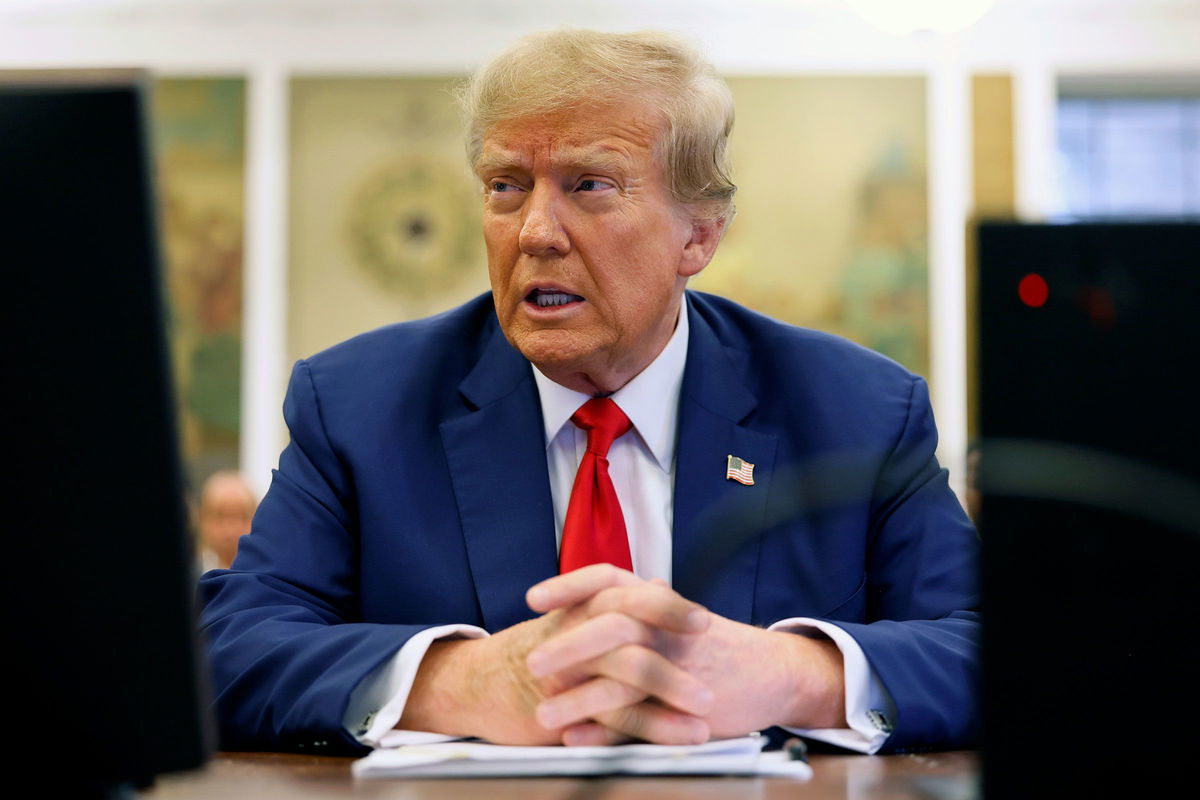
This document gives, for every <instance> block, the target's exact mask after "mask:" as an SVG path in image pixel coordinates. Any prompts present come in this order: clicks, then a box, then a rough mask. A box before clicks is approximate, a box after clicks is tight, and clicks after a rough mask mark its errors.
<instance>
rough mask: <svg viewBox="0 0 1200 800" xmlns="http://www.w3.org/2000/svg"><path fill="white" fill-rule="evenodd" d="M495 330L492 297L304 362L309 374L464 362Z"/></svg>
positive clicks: (362, 337)
mask: <svg viewBox="0 0 1200 800" xmlns="http://www.w3.org/2000/svg"><path fill="white" fill-rule="evenodd" d="M495 328H496V316H495V311H494V307H493V305H492V296H491V293H484V294H482V295H479V296H478V297H476V298H474V299H472V300H470V301H469V302H467V303H465V304H463V305H461V306H459V307H458V308H454V309H451V310H449V311H445V312H443V313H441V314H436V315H434V316H431V317H425V318H423V319H417V320H411V321H407V322H397V323H393V324H391V325H385V326H383V327H381V328H376V329H374V330H370V331H366V332H365V333H360V334H358V335H357V336H354V337H351V338H350V339H347V340H346V341H344V342H340V343H338V344H335V345H333V346H332V347H329V348H326V349H325V350H322V351H320V352H318V353H315V354H313V355H311V356H308V357H307V358H305V359H303V360H304V361H305V362H306V363H307V364H308V365H309V368H310V369H312V370H313V371H314V372H322V373H325V372H330V371H334V372H340V371H342V370H346V369H349V370H352V371H357V370H361V369H368V370H369V369H376V368H379V367H380V366H382V365H383V364H387V365H388V367H389V368H391V369H396V368H398V367H401V366H402V365H403V364H406V363H407V364H429V363H442V364H444V363H446V362H447V361H458V360H463V359H466V358H469V356H470V355H471V354H472V353H473V354H475V355H476V356H477V355H478V352H479V349H480V348H481V347H482V346H483V343H485V342H486V341H487V340H488V337H489V336H490V334H491V333H492V332H493V331H494V330H495Z"/></svg>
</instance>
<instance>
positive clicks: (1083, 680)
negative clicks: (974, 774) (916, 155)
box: [979, 223, 1200, 797]
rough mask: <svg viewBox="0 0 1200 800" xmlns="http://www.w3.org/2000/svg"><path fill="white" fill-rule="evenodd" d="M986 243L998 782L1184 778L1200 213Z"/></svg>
mask: <svg viewBox="0 0 1200 800" xmlns="http://www.w3.org/2000/svg"><path fill="white" fill-rule="evenodd" d="M979 254H980V305H979V308H980V333H981V348H980V380H981V384H980V385H981V392H980V397H981V408H980V420H981V426H982V434H983V443H982V454H981V460H980V464H979V482H980V487H981V489H982V494H983V499H982V520H981V526H980V533H981V534H982V536H983V541H984V559H985V560H984V640H983V641H984V694H983V703H984V742H985V744H984V785H985V790H986V794H987V796H988V797H1065V796H1078V797H1110V796H1126V795H1124V794H1120V793H1119V792H1118V790H1119V789H1124V788H1125V787H1126V784H1127V783H1128V785H1129V787H1130V788H1132V787H1137V791H1136V792H1129V793H1128V795H1127V796H1146V797H1149V796H1158V795H1159V794H1163V795H1165V794H1167V791H1166V790H1167V789H1168V788H1173V787H1174V786H1175V785H1176V780H1177V778H1178V776H1179V775H1180V774H1181V773H1182V771H1183V770H1184V769H1186V765H1187V764H1188V763H1189V762H1188V761H1187V760H1186V759H1188V758H1190V757H1191V756H1192V754H1193V753H1194V751H1195V747H1196V745H1197V744H1200V734H1198V733H1197V730H1198V729H1197V727H1196V724H1195V720H1194V718H1193V716H1192V715H1191V714H1190V711H1189V706H1188V702H1189V699H1190V696H1191V690H1192V689H1193V687H1194V684H1195V679H1196V663H1197V662H1196V644H1195V629H1196V626H1195V621H1194V615H1195V613H1196V610H1197V609H1200V582H1197V581H1196V580H1195V569H1196V566H1197V564H1198V563H1200V460H1198V459H1197V451H1198V449H1200V417H1198V415H1197V414H1196V406H1197V392H1198V390H1200V385H1198V382H1197V378H1196V365H1197V364H1200V337H1198V336H1197V335H1196V332H1195V313H1196V309H1197V306H1198V305H1200V271H1198V270H1197V269H1196V266H1197V264H1198V263H1200V224H1187V223H1180V224H1166V223H1155V224H1151V223H1147V224H1132V223H1126V224H1121V223H1113V224H1094V225H1092V224H1089V225H1016V224H985V225H983V226H982V227H981V229H980V233H979ZM1047 743H1051V744H1052V746H1053V747H1054V748H1055V749H1056V752H1057V753H1058V758H1057V759H1056V760H1055V763H1054V765H1053V766H1054V768H1053V769H1052V770H1047V771H1046V772H1045V773H1040V772H1038V771H1037V770H1036V769H1035V768H1034V767H1033V764H1034V763H1035V762H1033V761H1032V760H1031V759H1030V758H1028V755H1029V753H1030V752H1031V749H1036V748H1037V747H1043V746H1045V745H1046V744H1047ZM1131 765H1144V766H1145V767H1147V769H1142V768H1139V767H1133V768H1131ZM1160 767H1161V768H1160ZM1172 767H1174V770H1172ZM1155 788H1157V789H1159V790H1161V791H1157V792H1156V791H1154V789H1155ZM1114 792H1118V793H1117V794H1114Z"/></svg>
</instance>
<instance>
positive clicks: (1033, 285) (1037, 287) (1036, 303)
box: [1017, 272, 1050, 308]
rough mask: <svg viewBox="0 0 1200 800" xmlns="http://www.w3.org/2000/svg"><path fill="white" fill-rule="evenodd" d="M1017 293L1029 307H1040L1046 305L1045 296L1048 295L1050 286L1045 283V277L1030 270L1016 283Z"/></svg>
mask: <svg viewBox="0 0 1200 800" xmlns="http://www.w3.org/2000/svg"><path fill="white" fill-rule="evenodd" d="M1017 294H1018V295H1019V296H1020V297H1021V302H1022V303H1024V304H1025V305H1027V306H1029V307H1030V308H1041V307H1042V306H1044V305H1046V298H1048V297H1049V296H1050V287H1049V286H1047V285H1046V279H1045V278H1043V277H1042V276H1041V275H1038V274H1037V273H1036V272H1031V273H1029V274H1028V275H1026V276H1025V277H1024V278H1021V282H1020V283H1019V284H1017Z"/></svg>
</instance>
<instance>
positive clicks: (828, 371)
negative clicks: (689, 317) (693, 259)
mask: <svg viewBox="0 0 1200 800" xmlns="http://www.w3.org/2000/svg"><path fill="white" fill-rule="evenodd" d="M689 296H690V299H691V302H692V306H693V308H694V309H695V311H696V313H697V314H699V315H700V316H701V317H702V318H703V319H704V320H705V322H707V323H708V325H709V326H710V327H711V328H712V330H713V332H714V333H715V334H716V336H717V339H718V340H719V341H720V342H721V343H722V345H724V346H725V347H730V348H733V349H735V350H740V351H743V352H744V353H746V354H747V356H748V358H749V359H750V361H751V362H752V363H753V364H754V365H755V367H756V370H758V371H771V372H778V371H786V372H791V371H795V370H799V369H803V370H805V371H807V372H810V373H811V374H813V375H816V376H819V377H820V378H821V380H823V381H831V380H838V379H843V380H846V381H848V382H850V383H857V382H861V381H863V379H864V378H869V379H870V380H869V381H868V382H869V383H874V382H878V381H882V382H885V383H893V382H894V383H896V384H898V385H903V386H905V387H907V386H909V385H911V383H912V381H913V380H914V379H915V378H917V377H918V376H916V375H914V373H912V372H911V371H909V370H908V369H906V368H905V367H903V366H902V365H900V364H898V363H897V362H895V361H893V360H892V359H890V358H888V357H887V356H885V355H883V354H881V353H877V352H875V351H874V350H869V349H867V348H866V347H863V346H862V345H860V344H856V343H854V342H852V341H850V340H849V339H845V338H843V337H841V336H836V335H834V334H832V333H825V332H823V331H818V330H813V329H811V328H803V327H800V326H797V325H790V324H788V323H785V322H780V321H779V320H776V319H772V318H771V317H768V316H766V315H765V314H760V313H759V312H757V311H753V310H751V309H749V308H746V307H745V306H742V305H739V304H737V303H735V302H733V301H732V300H728V299H726V298H723V297H718V296H716V295H711V294H705V293H702V292H689Z"/></svg>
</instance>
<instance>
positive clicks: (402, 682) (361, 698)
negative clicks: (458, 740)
mask: <svg viewBox="0 0 1200 800" xmlns="http://www.w3.org/2000/svg"><path fill="white" fill-rule="evenodd" d="M487 635H488V632H487V631H485V630H484V629H483V628H478V627H476V626H474V625H438V626H435V627H433V628H426V629H425V630H423V631H421V632H419V633H417V634H414V635H413V636H412V638H410V639H409V640H408V641H407V642H405V643H404V646H403V647H401V648H400V650H399V652H397V653H396V655H394V656H392V658H391V659H390V660H389V661H386V662H384V663H383V664H380V665H379V666H378V667H376V668H375V669H374V670H373V671H372V672H371V673H370V674H369V675H367V676H366V677H365V678H363V679H362V681H360V682H359V684H358V686H357V687H356V688H355V689H354V691H353V692H351V694H350V703H349V705H348V706H347V708H346V715H345V716H344V717H342V725H343V726H345V728H346V730H348V731H349V732H350V734H351V735H352V736H354V738H356V739H358V741H360V742H362V743H363V744H365V745H368V746H370V747H381V746H387V747H398V746H399V745H402V744H425V743H428V742H430V741H444V740H447V739H451V738H453V737H442V736H441V734H434V733H426V732H423V731H393V730H392V729H393V728H394V727H396V723H397V722H399V721H400V717H401V715H402V714H403V713H404V705H405V703H407V702H408V693H409V692H410V691H411V690H412V685H413V681H414V680H415V679H416V677H417V670H418V669H419V668H420V667H421V661H422V659H424V658H425V652H426V651H427V650H428V649H429V645H431V644H433V643H434V642H435V641H437V640H438V639H482V638H484V637H486V636H487ZM385 735H386V736H387V741H386V745H385V742H384V736H385Z"/></svg>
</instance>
